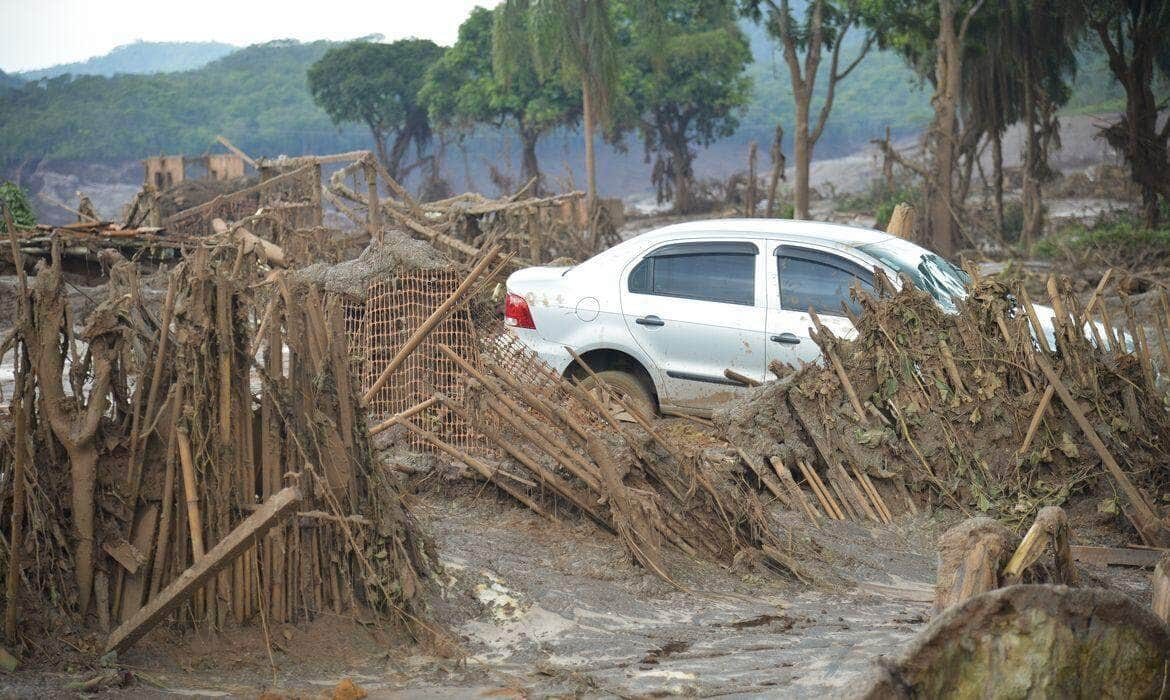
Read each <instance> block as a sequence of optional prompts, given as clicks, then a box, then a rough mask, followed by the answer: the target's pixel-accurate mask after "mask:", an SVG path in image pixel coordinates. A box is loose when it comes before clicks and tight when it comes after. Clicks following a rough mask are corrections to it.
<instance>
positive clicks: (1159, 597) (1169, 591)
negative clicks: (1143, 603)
mask: <svg viewBox="0 0 1170 700" xmlns="http://www.w3.org/2000/svg"><path fill="white" fill-rule="evenodd" d="M1150 591H1151V593H1153V595H1154V602H1153V607H1154V614H1155V615H1157V616H1158V617H1160V618H1162V620H1163V621H1164V622H1166V623H1170V554H1164V555H1162V560H1161V561H1159V562H1158V565H1157V566H1155V567H1154V577H1153V579H1152V580H1151V581H1150Z"/></svg>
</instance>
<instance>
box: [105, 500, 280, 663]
mask: <svg viewBox="0 0 1170 700" xmlns="http://www.w3.org/2000/svg"><path fill="white" fill-rule="evenodd" d="M300 500H301V492H300V491H299V490H298V489H297V488H296V487H295V486H289V487H288V488H285V489H283V490H281V491H279V492H277V493H275V494H273V495H272V497H271V498H269V499H268V500H267V501H265V502H264V503H263V504H262V505H261V506H260V508H259V509H258V510H257V511H256V512H255V513H252V514H251V515H249V516H248V517H247V518H245V519H244V522H242V523H240V524H239V525H237V526H236V528H235V529H234V530H232V531H231V532H229V533H228V534H227V536H225V537H224V538H223V539H222V540H220V541H219V542H218V543H217V544H216V545H215V546H214V547H212V548H211V551H210V552H208V553H207V555H206V556H204V557H203V558H202V559H199V560H197V561H196V562H195V564H194V565H193V566H191V567H190V568H188V569H187V570H186V571H184V572H183V573H182V574H180V575H179V577H178V578H176V579H175V580H174V581H173V582H171V584H170V585H169V586H167V587H166V588H164V589H163V590H162V591H160V592H159V594H158V595H157V596H155V597H154V598H153V599H151V601H150V602H148V603H147V604H146V605H144V606H143V607H142V608H141V609H140V610H139V611H138V612H137V613H135V614H134V615H133V616H132V617H131V618H130V619H129V620H126V622H124V623H122V624H121V625H120V626H119V627H118V629H116V630H114V632H113V633H112V634H111V635H110V638H109V640H108V641H107V642H106V651H107V652H110V651H117V652H121V651H124V650H126V649H127V648H128V647H129V646H130V645H132V644H134V642H136V641H138V640H139V639H140V638H141V637H142V635H144V634H146V633H147V632H149V631H150V630H151V629H152V628H153V627H154V626H155V625H157V624H158V623H159V622H161V621H162V619H163V618H164V617H166V616H167V614H168V613H170V612H171V611H172V610H174V609H175V608H176V607H178V606H179V605H180V604H182V603H183V602H184V601H185V600H187V598H189V597H190V596H191V595H192V594H193V593H194V592H195V591H197V590H199V588H200V587H201V586H202V585H203V584H204V583H206V582H207V581H208V580H210V579H211V577H212V576H215V575H216V574H217V573H218V572H219V571H220V570H221V569H223V568H224V567H225V566H228V565H229V564H231V563H232V562H233V561H234V560H235V558H236V557H237V556H239V555H240V553H242V552H243V551H244V550H245V549H248V548H249V547H251V546H252V545H254V544H255V543H256V541H257V540H258V539H259V538H260V536H261V535H263V534H264V533H265V532H267V531H268V530H269V529H270V528H272V527H273V526H274V525H276V524H277V523H279V522H280V520H281V518H282V517H283V516H284V515H286V514H287V513H288V512H289V511H291V510H292V509H293V507H294V506H296V505H297V503H299V502H300Z"/></svg>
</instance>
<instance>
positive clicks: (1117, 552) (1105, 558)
mask: <svg viewBox="0 0 1170 700" xmlns="http://www.w3.org/2000/svg"><path fill="white" fill-rule="evenodd" d="M1069 553H1070V554H1071V555H1072V558H1073V561H1080V562H1085V563H1086V564H1102V565H1109V566H1136V567H1140V568H1149V567H1151V566H1154V565H1155V564H1157V563H1158V561H1159V560H1160V559H1161V558H1162V557H1164V556H1166V555H1167V550H1165V549H1156V548H1153V547H1097V546H1092V545H1083V544H1074V545H1070V546H1069Z"/></svg>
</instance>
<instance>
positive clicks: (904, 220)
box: [886, 202, 916, 241]
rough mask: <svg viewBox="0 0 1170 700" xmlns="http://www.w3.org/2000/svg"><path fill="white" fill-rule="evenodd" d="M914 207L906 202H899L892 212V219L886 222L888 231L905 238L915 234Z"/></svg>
mask: <svg viewBox="0 0 1170 700" xmlns="http://www.w3.org/2000/svg"><path fill="white" fill-rule="evenodd" d="M915 218H916V216H915V211H914V207H913V206H912V205H910V204H907V203H906V202H899V203H898V206H896V207H894V211H893V213H892V214H890V221H889V223H887V224H886V233H888V234H890V235H891V236H897V237H898V238H902V239H904V240H907V241H908V240H910V239H911V238H912V237H913V236H914V219H915Z"/></svg>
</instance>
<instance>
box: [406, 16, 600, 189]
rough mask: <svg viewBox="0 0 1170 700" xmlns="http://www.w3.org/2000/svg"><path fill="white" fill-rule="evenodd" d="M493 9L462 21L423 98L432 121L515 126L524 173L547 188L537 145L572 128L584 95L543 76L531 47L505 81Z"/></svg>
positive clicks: (433, 69) (431, 73)
mask: <svg viewBox="0 0 1170 700" xmlns="http://www.w3.org/2000/svg"><path fill="white" fill-rule="evenodd" d="M493 15H494V13H493V12H492V11H491V10H485V9H484V8H482V7H477V8H475V9H473V10H472V11H471V14H470V15H469V16H468V18H467V19H466V20H464V22H463V24H461V25H459V38H458V40H457V41H456V42H455V44H454V46H452V47H451V48H449V49H447V51H446V53H444V54H443V57H442V58H440V59H439V60H438V61H437V62H436V63H435V65H433V66H431V68H430V70H429V71H428V74H427V79H426V82H425V83H424V84H423V87H422V89H421V90H420V91H419V100H420V101H421V102H422V103H423V104H425V105H426V107H427V110H428V113H429V115H430V119H431V122H432V123H434V124H437V125H442V126H453V127H456V128H463V129H470V128H472V127H473V126H474V125H476V124H490V125H493V126H501V125H504V124H512V125H514V126H515V128H516V131H517V133H518V135H519V137H520V143H521V147H522V149H521V161H520V163H521V166H520V172H521V176H522V178H523V179H524V181H525V182H527V181H529V180H531V179H533V178H536V184H535V186H534V187H535V191H536V192H540V191H542V190H543V187H542V183H541V174H540V164H539V162H538V161H537V157H536V147H537V144H538V143H539V142H540V139H541V137H543V136H544V135H545V134H547V133H548V132H550V131H551V130H553V129H555V128H557V127H559V126H573V125H575V124H577V122H578V121H579V120H580V118H581V95H580V93H579V92H578V91H576V90H570V89H566V87H565V85H564V84H563V82H562V81H560V80H557V79H555V78H552V77H548V78H542V77H541V76H540V74H539V73H538V72H537V70H536V65H535V62H534V60H533V56H532V54H531V52H530V51H528V52H520V54H519V55H518V56H516V62H515V64H514V65H513V66H512V68H511V70H510V71H509V74H508V79H507V80H504V79H502V78H501V77H499V76H497V74H496V72H495V70H494V67H493V65H492V34H493V31H494V29H493V25H494V19H493Z"/></svg>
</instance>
